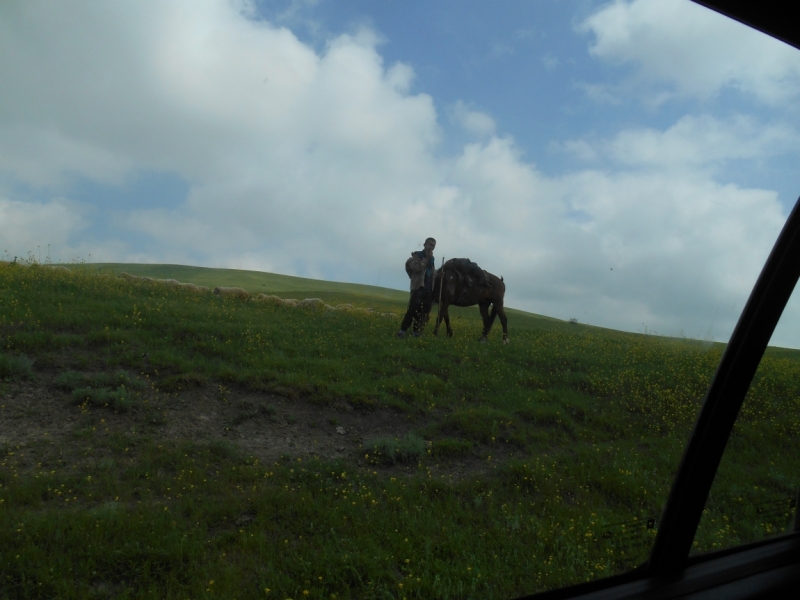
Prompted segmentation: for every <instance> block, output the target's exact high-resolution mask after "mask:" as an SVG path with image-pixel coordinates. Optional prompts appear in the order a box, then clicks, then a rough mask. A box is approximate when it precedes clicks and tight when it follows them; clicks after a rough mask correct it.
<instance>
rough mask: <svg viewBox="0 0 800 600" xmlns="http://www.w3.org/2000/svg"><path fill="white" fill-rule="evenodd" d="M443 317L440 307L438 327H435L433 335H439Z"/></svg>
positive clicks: (437, 316)
mask: <svg viewBox="0 0 800 600" xmlns="http://www.w3.org/2000/svg"><path fill="white" fill-rule="evenodd" d="M442 319H444V315H443V314H442V311H441V309H439V312H438V314H437V315H436V327H434V328H433V335H434V336H438V335H439V326H440V325H441V324H442Z"/></svg>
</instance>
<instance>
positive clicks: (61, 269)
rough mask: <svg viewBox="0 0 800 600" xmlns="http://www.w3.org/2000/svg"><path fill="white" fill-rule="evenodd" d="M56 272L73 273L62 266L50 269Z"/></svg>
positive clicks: (54, 266)
mask: <svg viewBox="0 0 800 600" xmlns="http://www.w3.org/2000/svg"><path fill="white" fill-rule="evenodd" d="M50 268H51V269H53V270H54V271H61V272H62V273H72V269H68V268H67V267H62V266H61V265H53V266H52V267H50Z"/></svg>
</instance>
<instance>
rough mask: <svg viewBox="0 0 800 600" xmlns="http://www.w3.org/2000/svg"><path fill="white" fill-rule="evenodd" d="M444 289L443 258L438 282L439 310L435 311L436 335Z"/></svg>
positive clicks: (440, 318) (440, 317)
mask: <svg viewBox="0 0 800 600" xmlns="http://www.w3.org/2000/svg"><path fill="white" fill-rule="evenodd" d="M443 287H444V256H443V257H442V280H441V281H440V282H439V310H438V311H436V328H435V329H434V331H436V332H437V333H438V331H439V325H440V324H441V323H442V288H443Z"/></svg>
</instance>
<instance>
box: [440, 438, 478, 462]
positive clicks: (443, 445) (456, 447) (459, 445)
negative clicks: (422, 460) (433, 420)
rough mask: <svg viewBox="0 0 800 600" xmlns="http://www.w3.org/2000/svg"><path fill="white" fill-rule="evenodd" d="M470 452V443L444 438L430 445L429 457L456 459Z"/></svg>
mask: <svg viewBox="0 0 800 600" xmlns="http://www.w3.org/2000/svg"><path fill="white" fill-rule="evenodd" d="M471 451H472V442H470V441H467V440H454V439H453V438H444V439H442V440H436V441H435V442H433V444H432V445H431V455H433V456H438V457H442V458H457V457H461V456H466V455H467V454H469V453H470V452H471Z"/></svg>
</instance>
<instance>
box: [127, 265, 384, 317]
mask: <svg viewBox="0 0 800 600" xmlns="http://www.w3.org/2000/svg"><path fill="white" fill-rule="evenodd" d="M120 277H122V278H123V279H127V280H128V281H132V282H147V283H160V284H162V285H168V286H171V287H175V288H181V289H184V290H188V291H192V292H197V293H209V292H211V288H208V287H206V286H203V285H195V284H193V283H181V282H180V281H178V280H176V279H153V278H152V277H137V276H136V275H131V274H130V273H120ZM213 293H214V294H215V295H217V296H229V297H234V298H238V299H240V300H250V301H252V302H265V303H268V304H273V305H275V306H288V307H291V308H304V309H312V310H328V311H333V310H341V311H352V312H355V313H364V314H379V315H381V316H382V317H395V316H396V315H394V314H393V313H378V312H376V311H375V309H374V308H356V307H353V305H352V304H338V305H336V306H331V305H330V304H326V303H325V302H323V301H322V300H320V299H319V298H305V299H304V300H295V299H294V298H280V297H278V296H275V295H273V294H258V295H256V296H253V295H252V294H250V292H248V291H247V290H245V289H242V288H240V287H222V286H217V287H215V288H214V291H213Z"/></svg>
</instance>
